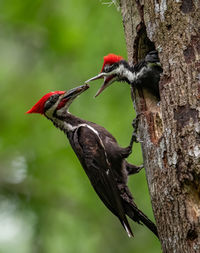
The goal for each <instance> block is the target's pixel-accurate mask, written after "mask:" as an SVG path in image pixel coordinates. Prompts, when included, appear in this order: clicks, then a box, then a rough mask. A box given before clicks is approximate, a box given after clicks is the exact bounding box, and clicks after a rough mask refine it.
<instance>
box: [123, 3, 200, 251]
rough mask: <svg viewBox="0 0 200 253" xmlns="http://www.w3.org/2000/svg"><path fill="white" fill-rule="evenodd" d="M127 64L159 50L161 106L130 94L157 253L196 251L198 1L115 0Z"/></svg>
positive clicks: (199, 234) (199, 191)
mask: <svg viewBox="0 0 200 253" xmlns="http://www.w3.org/2000/svg"><path fill="white" fill-rule="evenodd" d="M120 4H121V11H122V17H123V23H124V30H125V37H126V42H127V51H128V60H129V63H130V64H131V63H135V62H137V61H138V60H139V59H141V58H143V57H144V55H145V54H146V52H147V51H149V50H151V49H154V48H155V49H156V50H158V52H159V57H160V61H161V64H162V67H163V70H164V72H163V75H162V77H161V80H160V84H159V87H160V94H161V102H160V103H158V101H157V100H156V98H155V97H154V96H152V95H151V94H149V93H148V92H147V91H145V90H135V89H134V88H133V89H132V97H133V101H134V104H135V108H136V111H137V113H140V122H139V135H140V139H141V140H142V141H143V142H142V150H143V157H144V164H145V168H146V177H147V181H148V185H149V191H150V195H151V200H152V206H153V211H154V215H155V219H156V223H157V226H158V232H159V236H160V241H161V245H162V250H163V252H169V253H171V252H177V253H184V252H185V253H186V252H187V253H188V252H200V123H199V122H200V121H199V119H200V1H199V0H196V1H195V0H193V1H192V0H168V1H167V0H146V1H142V0H121V3H120Z"/></svg>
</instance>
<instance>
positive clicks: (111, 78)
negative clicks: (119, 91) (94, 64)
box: [85, 72, 116, 97]
mask: <svg viewBox="0 0 200 253" xmlns="http://www.w3.org/2000/svg"><path fill="white" fill-rule="evenodd" d="M115 77H116V76H115V75H111V74H109V73H105V72H102V73H100V74H98V75H97V76H94V77H92V78H90V79H88V80H87V81H85V83H86V84H87V83H89V82H91V81H94V80H97V79H101V78H104V82H103V84H102V86H101V87H100V89H99V90H98V91H97V93H96V95H95V97H97V96H99V94H100V93H101V92H102V91H103V90H105V89H106V88H107V87H108V86H109V85H110V84H111V83H113V82H114V81H115V79H116V78H115Z"/></svg>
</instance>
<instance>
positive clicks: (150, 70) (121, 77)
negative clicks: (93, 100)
mask: <svg viewBox="0 0 200 253" xmlns="http://www.w3.org/2000/svg"><path fill="white" fill-rule="evenodd" d="M161 73H162V67H161V64H160V61H159V57H158V52H157V51H151V52H149V53H148V54H147V55H146V57H145V59H144V60H142V61H140V62H139V63H138V64H136V65H134V66H130V65H129V64H128V62H127V61H125V60H124V59H123V57H121V56H119V55H115V54H108V55H107V56H105V57H104V63H103V67H102V70H101V73H100V74H98V75H97V76H94V77H92V78H90V79H89V80H87V81H86V82H85V83H89V82H91V81H94V80H97V79H100V78H104V82H103V85H102V86H101V88H100V89H99V90H98V91H97V93H96V95H95V97H96V96H98V95H99V94H100V93H101V92H102V91H103V90H104V89H106V88H107V87H108V86H109V85H111V84H112V83H113V82H115V81H120V82H127V83H128V84H131V85H133V86H134V87H136V88H139V87H141V88H146V89H148V90H149V91H150V92H151V93H152V94H153V95H154V96H155V97H157V98H158V99H159V100H160V93H159V80H160V74H161Z"/></svg>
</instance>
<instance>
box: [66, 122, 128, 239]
mask: <svg viewBox="0 0 200 253" xmlns="http://www.w3.org/2000/svg"><path fill="white" fill-rule="evenodd" d="M71 137H72V138H73V141H70V143H71V145H72V148H73V149H74V151H75V153H76V155H77V156H78V158H79V160H80V162H81V164H82V166H83V168H84V170H85V172H86V174H87V176H88V178H89V179H90V182H91V184H92V186H93V188H94V190H95V191H96V193H97V194H98V196H99V197H100V199H101V200H102V201H103V203H104V204H105V205H106V206H107V207H108V208H109V209H110V211H111V212H113V214H115V215H116V216H117V217H118V218H119V219H120V221H121V223H122V225H123V226H124V228H125V229H126V231H127V233H128V234H129V235H130V236H131V235H132V232H131V228H130V226H129V224H128V221H127V218H126V216H125V212H124V208H123V205H122V201H121V197H120V192H119V190H118V188H117V182H116V181H115V178H114V175H113V171H112V168H111V166H110V163H109V161H108V158H107V154H106V150H105V148H104V144H103V142H102V140H101V139H100V137H99V135H98V132H97V131H96V130H95V129H94V128H93V127H91V126H81V127H79V128H78V129H76V130H75V132H74V133H73V136H71ZM69 139H71V138H69Z"/></svg>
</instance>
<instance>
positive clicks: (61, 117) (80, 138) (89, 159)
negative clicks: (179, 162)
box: [27, 85, 158, 237]
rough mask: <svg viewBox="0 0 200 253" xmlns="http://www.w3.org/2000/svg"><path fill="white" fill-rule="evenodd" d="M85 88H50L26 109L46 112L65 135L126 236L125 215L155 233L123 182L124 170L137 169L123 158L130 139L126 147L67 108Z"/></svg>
mask: <svg viewBox="0 0 200 253" xmlns="http://www.w3.org/2000/svg"><path fill="white" fill-rule="evenodd" d="M88 88H89V86H88V85H82V86H79V87H77V88H75V89H72V90H70V91H55V92H50V93H48V94H46V95H44V96H43V97H42V98H41V99H40V100H39V101H38V102H37V103H36V104H35V105H34V106H33V107H32V108H31V109H30V110H29V111H28V112H27V113H40V114H42V115H44V116H46V117H47V118H48V119H49V120H51V121H52V122H53V124H54V125H55V126H56V127H58V128H60V129H61V130H62V131H63V132H64V133H65V134H66V135H67V137H68V139H69V142H70V144H71V146H72V148H73V150H74V152H75V153H76V155H77V157H78V159H79V160H80V162H81V164H82V166H83V168H84V170H85V172H86V174H87V176H88V178H89V180H90V182H91V184H92V186H93V188H94V190H95V191H96V193H97V194H98V196H99V197H100V199H101V200H102V201H103V203H104V204H105V205H106V207H107V208H108V209H109V210H110V211H111V212H112V213H113V214H114V215H116V216H117V217H118V218H119V220H120V222H121V224H122V225H123V227H124V229H125V230H126V232H127V234H128V236H129V237H130V236H133V233H132V230H131V227H130V225H129V223H128V220H127V217H126V215H128V216H129V217H130V218H131V219H132V220H134V221H136V222H138V223H141V222H142V223H143V224H145V225H146V226H147V227H148V228H149V229H150V230H151V231H152V232H153V233H154V234H155V235H156V236H158V233H157V228H156V226H155V224H154V223H153V222H152V221H150V220H149V219H148V218H147V216H146V215H145V214H143V213H142V212H141V211H140V210H139V209H138V208H137V206H136V204H135V203H134V201H133V197H132V195H131V192H130V191H129V189H128V186H127V178H128V174H134V173H137V172H139V170H140V169H141V167H137V166H135V165H132V164H130V163H128V162H127V161H126V160H125V159H126V158H127V157H128V156H129V155H130V153H131V150H132V144H133V139H132V140H131V143H130V145H129V146H128V147H126V148H121V147H119V145H118V143H117V141H116V139H115V138H114V137H113V136H112V135H111V134H110V133H109V132H108V131H107V130H106V129H105V128H103V127H101V126H99V125H97V124H95V123H92V122H89V121H86V120H83V119H80V118H78V117H76V116H74V115H72V114H70V113H69V112H68V108H69V106H70V104H71V103H72V101H73V100H74V99H75V98H76V97H77V96H78V95H80V94H81V93H82V92H84V91H85V90H87V89H88Z"/></svg>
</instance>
